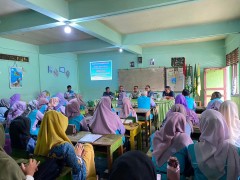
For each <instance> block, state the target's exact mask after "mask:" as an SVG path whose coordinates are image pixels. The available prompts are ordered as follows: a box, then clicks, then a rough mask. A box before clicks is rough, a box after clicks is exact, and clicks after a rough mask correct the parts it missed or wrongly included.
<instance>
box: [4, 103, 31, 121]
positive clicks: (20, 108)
mask: <svg viewBox="0 0 240 180" xmlns="http://www.w3.org/2000/svg"><path fill="white" fill-rule="evenodd" d="M26 109H27V104H26V102H24V101H17V102H15V103H14V104H13V106H12V107H11V108H10V110H9V113H8V120H10V121H11V120H13V119H15V118H16V117H18V116H21V115H22V114H23V113H24V112H25V110H26Z"/></svg>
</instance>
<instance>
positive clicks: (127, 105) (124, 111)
mask: <svg viewBox="0 0 240 180" xmlns="http://www.w3.org/2000/svg"><path fill="white" fill-rule="evenodd" d="M118 116H119V117H120V118H123V119H125V118H127V117H137V114H136V112H135V110H134V109H133V107H132V104H131V102H130V100H129V99H128V98H123V105H122V108H121V111H120V112H118Z"/></svg>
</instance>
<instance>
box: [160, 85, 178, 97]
mask: <svg viewBox="0 0 240 180" xmlns="http://www.w3.org/2000/svg"><path fill="white" fill-rule="evenodd" d="M162 97H163V98H165V99H174V97H175V94H174V92H173V91H172V90H171V87H170V86H165V91H163V94H162Z"/></svg>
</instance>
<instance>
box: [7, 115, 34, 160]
mask: <svg viewBox="0 0 240 180" xmlns="http://www.w3.org/2000/svg"><path fill="white" fill-rule="evenodd" d="M30 125H31V122H30V119H29V118H27V117H24V116H18V117H17V118H15V119H14V120H13V121H12V122H11V124H10V128H9V134H10V138H11V147H12V149H15V150H16V151H19V150H22V151H26V156H27V155H28V154H33V151H34V148H35V144H36V141H35V140H34V139H33V138H31V135H30Z"/></svg>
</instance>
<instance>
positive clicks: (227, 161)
mask: <svg viewBox="0 0 240 180" xmlns="http://www.w3.org/2000/svg"><path fill="white" fill-rule="evenodd" d="M200 130H201V136H200V138H199V140H200V142H198V143H196V144H195V145H194V150H195V154H196V160H197V163H198V166H199V169H200V170H201V172H202V173H203V174H204V175H205V176H206V178H207V179H220V178H221V177H222V176H223V175H224V174H225V165H227V180H233V179H237V178H238V177H239V175H240V157H239V155H238V153H237V149H236V147H235V146H233V145H232V144H230V143H229V142H228V141H227V139H229V132H228V127H227V124H226V121H225V120H224V117H223V116H222V114H221V113H220V112H218V111H215V110H212V109H209V110H206V111H204V112H203V113H202V116H201V121H200Z"/></svg>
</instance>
